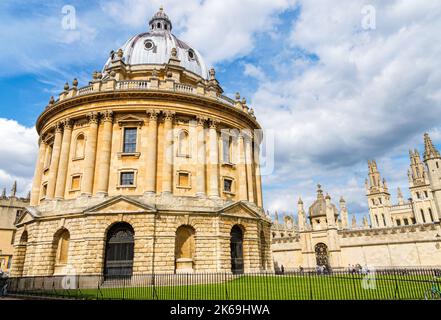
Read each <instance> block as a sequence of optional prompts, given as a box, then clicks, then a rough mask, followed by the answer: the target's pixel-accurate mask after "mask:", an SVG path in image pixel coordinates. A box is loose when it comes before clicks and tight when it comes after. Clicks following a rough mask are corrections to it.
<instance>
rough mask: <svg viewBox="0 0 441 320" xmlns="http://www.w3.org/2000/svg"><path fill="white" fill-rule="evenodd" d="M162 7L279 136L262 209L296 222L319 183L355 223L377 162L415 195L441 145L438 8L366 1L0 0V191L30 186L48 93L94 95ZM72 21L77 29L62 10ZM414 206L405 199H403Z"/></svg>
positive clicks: (423, 2) (408, 1)
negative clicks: (416, 165) (413, 166)
mask: <svg viewBox="0 0 441 320" xmlns="http://www.w3.org/2000/svg"><path fill="white" fill-rule="evenodd" d="M161 4H163V5H164V7H165V10H166V12H167V13H168V15H169V16H170V18H171V19H172V21H173V26H174V30H173V32H174V33H175V34H176V35H177V36H178V37H180V38H181V39H183V40H185V41H186V42H188V43H189V44H191V45H192V46H194V47H195V48H197V49H198V50H199V51H200V52H201V53H202V55H203V56H204V58H205V59H206V61H207V62H208V64H209V65H211V66H214V67H215V68H216V71H217V73H216V75H217V78H218V80H219V81H220V82H221V85H222V86H223V88H224V90H225V92H226V93H227V94H228V95H230V96H232V95H233V94H234V93H235V92H236V91H239V92H240V93H241V94H242V96H245V97H246V98H247V101H248V103H249V104H250V105H251V107H253V108H254V109H255V112H256V115H257V117H258V120H259V121H260V122H261V124H262V125H263V127H264V128H265V129H266V130H272V131H273V132H274V136H275V170H274V172H273V173H272V174H271V175H268V176H265V177H263V183H264V198H265V207H266V208H267V209H269V210H271V211H273V210H279V211H281V212H287V213H292V212H294V213H295V210H296V209H295V208H296V203H297V199H298V197H299V196H302V198H303V199H304V201H305V203H306V205H307V206H308V205H309V204H310V203H311V202H312V201H313V199H314V197H315V189H316V187H315V185H316V184H317V183H321V184H322V185H323V188H324V190H325V192H329V193H330V195H331V196H332V199H333V201H334V202H335V203H337V202H338V199H339V198H340V196H344V197H345V199H346V200H347V201H348V207H349V210H350V213H354V214H358V215H360V214H365V213H367V203H366V199H365V191H364V179H365V177H366V175H367V165H366V161H367V159H371V158H375V159H377V163H378V165H379V168H380V170H381V173H382V174H383V176H385V177H386V179H387V180H388V182H389V186H390V189H391V191H392V194H393V196H394V195H395V193H396V192H395V191H396V187H397V186H401V189H403V191H406V189H407V168H408V165H409V160H408V149H410V148H412V149H413V148H419V150H420V151H423V150H422V142H423V141H422V140H423V133H424V132H426V131H428V132H429V133H430V134H431V137H432V139H433V140H434V142H435V143H436V144H437V145H438V144H439V143H441V130H440V123H439V119H440V118H441V89H440V88H441V73H440V71H439V70H441V68H440V64H441V60H440V59H439V56H440V54H441V44H440V41H439V37H438V34H439V30H440V29H441V4H438V3H436V2H434V1H429V0H420V1H418V0H391V1H388V2H387V3H384V1H383V2H382V1H370V5H372V8H374V9H375V14H374V17H375V27H373V28H365V27H364V26H363V21H364V20H363V19H365V18H366V15H364V14H363V13H362V11H363V9H364V8H365V7H366V3H365V2H364V1H359V0H352V1H349V0H343V1H339V2H338V3H335V1H326V0H315V1H306V0H305V1H303V0H273V1H264V0H260V1H251V0H242V1H233V0H222V1H221V0H205V1H200V0H188V1H185V2H184V1H178V0H167V1H165V0H164V1H147V0H121V1H116V0H108V1H69V2H67V1H44V2H43V1H36V0H33V1H10V0H3V1H2V2H1V3H0V27H1V28H0V43H1V48H2V50H0V101H1V104H0V135H1V136H2V137H3V143H1V144H0V152H1V154H2V155H3V156H2V157H1V158H0V185H3V186H5V187H8V188H10V185H11V184H12V181H13V180H18V182H19V189H20V190H21V193H22V194H25V193H26V192H27V190H28V189H29V188H30V181H31V178H32V174H33V164H34V161H35V156H36V147H37V146H36V139H37V137H36V133H35V131H34V129H33V125H34V123H35V120H36V118H37V117H38V115H39V113H40V112H41V111H42V110H43V108H44V106H45V105H46V103H47V101H48V100H49V98H50V96H51V95H54V96H56V95H57V94H58V93H59V92H60V91H61V90H62V87H63V84H64V83H65V82H66V81H68V82H71V81H72V79H73V78H78V79H79V81H80V86H81V85H85V84H87V82H88V81H89V80H90V78H91V74H92V72H93V71H95V70H100V69H101V68H102V66H103V64H104V62H105V61H106V59H107V57H108V54H109V52H110V50H115V49H117V48H118V47H119V46H120V45H122V44H123V43H124V41H125V40H126V39H128V38H129V37H130V36H132V35H133V34H136V33H140V32H143V31H144V30H146V28H147V23H148V20H149V18H150V17H151V16H152V15H153V14H154V12H156V10H157V9H158V8H159V6H160V5H161ZM65 5H71V6H73V7H74V8H75V10H76V28H75V30H65V29H63V28H62V24H61V23H62V19H63V13H62V8H63V6H65ZM405 196H407V195H405Z"/></svg>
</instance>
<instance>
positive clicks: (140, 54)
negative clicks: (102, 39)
mask: <svg viewBox="0 0 441 320" xmlns="http://www.w3.org/2000/svg"><path fill="white" fill-rule="evenodd" d="M171 30H172V23H171V21H170V19H169V17H168V16H167V14H165V12H164V10H163V8H162V7H161V8H160V9H159V11H158V12H157V13H156V14H155V15H154V16H153V17H152V18H151V19H150V21H149V31H148V32H144V33H140V34H138V35H135V36H133V37H131V38H130V39H129V40H127V41H126V43H125V44H124V45H123V46H122V47H121V48H120V49H121V50H122V51H123V57H122V59H123V61H124V63H125V64H126V65H130V66H135V65H150V66H154V65H158V66H160V65H164V64H166V63H168V61H169V59H170V57H171V54H172V50H173V48H176V51H177V59H179V60H180V65H181V66H182V67H183V68H185V69H186V70H187V71H190V72H193V73H195V74H196V75H198V76H200V77H202V78H203V79H208V77H209V74H208V69H207V66H206V64H205V62H204V59H203V58H202V56H201V54H200V53H199V52H198V51H197V50H196V49H195V48H192V47H190V46H189V45H188V44H187V43H185V42H184V41H182V40H180V39H178V38H177V37H176V36H175V35H173V34H172V33H171ZM110 61H111V57H110V58H109V59H108V60H107V62H106V64H105V66H104V69H103V73H106V72H105V70H106V69H107V67H108V66H109V65H110Z"/></svg>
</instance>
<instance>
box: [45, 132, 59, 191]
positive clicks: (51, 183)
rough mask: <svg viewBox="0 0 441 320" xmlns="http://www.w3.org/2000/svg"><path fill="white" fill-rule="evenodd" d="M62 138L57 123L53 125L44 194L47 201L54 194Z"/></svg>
mask: <svg viewBox="0 0 441 320" xmlns="http://www.w3.org/2000/svg"><path fill="white" fill-rule="evenodd" d="M62 136H63V131H62V127H61V123H57V124H56V125H55V139H54V146H53V148H52V157H51V164H50V167H49V177H48V184H47V193H46V198H47V199H53V197H54V194H55V184H56V181H57V173H58V165H59V161H60V152H61V139H62Z"/></svg>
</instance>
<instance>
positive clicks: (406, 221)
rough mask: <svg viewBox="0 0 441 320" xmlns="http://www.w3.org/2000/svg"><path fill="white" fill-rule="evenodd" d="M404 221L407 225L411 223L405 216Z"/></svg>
mask: <svg viewBox="0 0 441 320" xmlns="http://www.w3.org/2000/svg"><path fill="white" fill-rule="evenodd" d="M403 221H404V225H405V226H407V225H409V220H407V219H406V218H405V219H404V220H403Z"/></svg>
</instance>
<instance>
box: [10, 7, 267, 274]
mask: <svg viewBox="0 0 441 320" xmlns="http://www.w3.org/2000/svg"><path fill="white" fill-rule="evenodd" d="M171 31H172V23H171V21H170V19H169V18H168V16H167V15H166V14H165V13H164V10H163V9H162V8H161V9H160V10H159V11H158V12H157V13H156V14H155V15H154V16H153V17H152V19H151V20H150V22H149V28H148V30H146V31H145V32H143V33H141V34H138V35H135V36H133V37H131V38H130V39H129V40H128V41H127V42H126V43H125V44H124V45H123V46H122V47H121V48H120V49H118V50H116V51H112V52H111V54H110V57H109V59H108V61H107V62H106V63H105V66H104V68H103V70H102V72H95V73H94V74H93V80H92V81H91V82H90V83H89V85H88V86H86V87H82V88H78V81H76V80H74V81H73V83H72V86H69V84H67V83H66V85H65V87H64V91H63V92H62V93H61V94H60V96H59V98H58V99H53V98H51V100H50V102H49V104H48V106H47V107H46V108H45V110H44V111H43V113H42V114H41V115H40V117H39V118H38V120H37V124H36V128H37V131H38V134H39V137H40V139H39V153H38V160H37V163H36V166H35V176H34V181H33V188H32V193H31V200H30V206H29V207H27V209H26V210H24V211H23V212H22V214H21V215H20V217H18V219H17V221H16V227H17V231H16V236H15V242H14V247H15V253H14V259H13V260H14V262H13V266H12V275H13V276H28V275H53V274H65V273H66V272H68V271H69V272H72V269H73V270H74V272H76V273H79V274H105V275H116V274H123V275H130V274H133V273H138V274H139V273H150V272H157V273H174V272H176V273H179V272H219V271H227V272H230V271H233V272H238V273H241V272H249V271H257V270H266V269H272V265H273V264H272V257H271V251H270V241H271V238H270V226H271V221H270V219H269V218H268V217H267V216H266V215H265V212H264V210H263V209H262V187H261V179H260V173H259V162H258V161H259V159H258V154H259V142H260V140H261V136H260V135H259V134H258V132H259V131H258V130H259V129H260V126H259V124H258V122H257V121H256V118H255V116H254V114H253V111H252V109H250V108H249V107H248V106H247V105H246V100H245V99H240V97H239V96H237V97H236V99H235V100H233V99H230V98H227V97H225V96H223V95H222V92H223V90H222V88H221V86H220V85H219V83H218V81H217V80H216V76H215V71H214V69H211V70H208V69H207V66H206V65H205V63H204V61H203V59H202V57H201V55H200V54H199V53H198V51H197V50H196V49H194V48H192V47H191V46H189V45H188V44H186V43H185V42H183V41H181V40H179V39H178V38H176V37H175V36H174V35H173V34H172V33H171Z"/></svg>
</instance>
